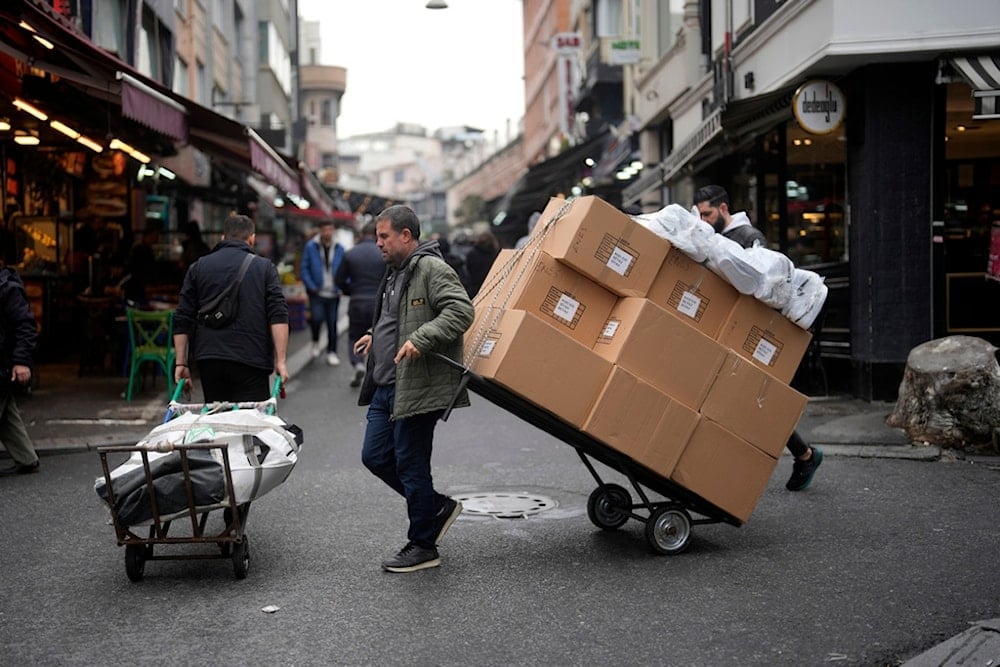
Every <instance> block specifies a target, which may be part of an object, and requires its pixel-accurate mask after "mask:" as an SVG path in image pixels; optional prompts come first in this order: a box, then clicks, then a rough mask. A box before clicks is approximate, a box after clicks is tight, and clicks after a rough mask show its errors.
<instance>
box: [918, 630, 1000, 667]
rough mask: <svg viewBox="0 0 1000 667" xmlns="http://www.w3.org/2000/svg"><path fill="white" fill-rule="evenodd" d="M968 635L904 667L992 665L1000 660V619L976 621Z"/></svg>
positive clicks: (924, 654)
mask: <svg viewBox="0 0 1000 667" xmlns="http://www.w3.org/2000/svg"><path fill="white" fill-rule="evenodd" d="M971 625H972V627H970V628H969V629H968V630H966V631H965V632H963V633H961V634H958V635H955V636H954V637H952V638H951V639H946V640H945V641H943V642H941V643H940V644H938V645H937V646H935V647H934V648H932V649H930V650H929V651H926V652H924V653H921V654H920V655H918V656H917V657H915V658H912V659H910V660H907V661H906V662H904V663H903V665H902V667H959V666H960V665H991V664H995V660H996V657H997V656H1000V618H994V619H990V620H988V621H975V622H973V623H971Z"/></svg>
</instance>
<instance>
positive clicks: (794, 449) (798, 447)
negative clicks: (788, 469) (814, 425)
mask: <svg viewBox="0 0 1000 667" xmlns="http://www.w3.org/2000/svg"><path fill="white" fill-rule="evenodd" d="M785 447H787V448H788V451H790V452H791V453H792V456H794V457H795V458H799V457H800V456H802V455H803V454H805V453H806V452H807V451H809V445H807V444H806V441H805V440H803V439H802V437H801V436H800V435H799V432H798V431H792V435H791V437H790V438H788V442H787V443H786V444H785Z"/></svg>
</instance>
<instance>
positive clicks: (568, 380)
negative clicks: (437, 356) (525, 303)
mask: <svg viewBox="0 0 1000 667" xmlns="http://www.w3.org/2000/svg"><path fill="white" fill-rule="evenodd" d="M467 356H471V358H472V365H471V370H472V371H473V372H474V373H477V374H479V375H481V376H482V377H484V378H487V379H489V380H492V381H494V382H496V383H497V384H500V385H502V386H504V387H506V388H507V389H509V390H511V391H512V392H514V393H515V394H518V395H519V396H521V397H523V398H525V399H527V400H529V401H531V402H532V403H534V404H535V405H538V406H540V407H542V408H545V409H546V410H548V411H549V412H551V413H553V414H554V415H556V416H557V417H560V418H561V419H563V420H564V421H566V422H568V423H570V424H572V425H573V426H575V427H576V428H580V427H581V426H583V422H584V420H586V418H587V416H588V415H589V414H590V409H591V406H592V405H593V403H594V399H595V398H596V397H597V393H598V392H599V391H600V390H601V388H602V387H603V386H604V382H605V381H606V380H607V378H608V375H609V374H610V373H611V364H610V363H609V362H607V361H605V360H604V359H601V358H600V357H599V356H597V355H596V354H594V353H593V352H592V351H591V350H590V349H588V348H586V347H584V346H583V345H581V344H580V343H578V342H576V341H575V340H573V339H572V338H568V337H566V336H563V335H562V334H560V333H559V332H558V331H556V330H555V328H553V327H551V326H549V325H547V324H545V323H544V322H542V321H541V319H539V318H538V317H536V316H534V315H533V314H531V313H529V312H527V311H523V310H505V311H503V313H502V314H501V316H500V319H499V321H498V323H497V325H496V326H495V327H493V328H492V329H490V331H489V332H488V333H487V334H486V336H485V338H484V340H483V341H482V343H481V344H480V345H479V346H478V349H476V350H475V353H474V354H471V355H467Z"/></svg>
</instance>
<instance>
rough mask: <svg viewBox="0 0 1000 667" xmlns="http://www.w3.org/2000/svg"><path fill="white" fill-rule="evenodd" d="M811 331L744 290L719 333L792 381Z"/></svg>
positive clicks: (745, 354)
mask: <svg viewBox="0 0 1000 667" xmlns="http://www.w3.org/2000/svg"><path fill="white" fill-rule="evenodd" d="M810 340H812V334H811V333H809V332H808V331H806V330H805V329H802V328H800V327H798V326H796V325H795V324H793V323H792V322H791V320H789V319H788V318H786V317H785V316H784V315H782V314H781V312H779V311H777V310H775V309H774V308H771V307H770V306H768V305H767V304H765V303H761V302H760V301H757V299H755V298H753V297H752V296H749V295H747V294H741V295H740V298H739V299H737V301H736V305H735V306H733V309H732V310H731V311H730V313H729V317H728V318H727V319H726V323H725V324H724V325H723V327H722V331H721V332H720V333H719V342H720V343H722V344H723V345H725V346H726V347H728V348H731V349H733V350H735V351H736V352H738V353H739V354H740V355H742V356H743V357H744V358H746V359H749V360H750V361H752V362H754V363H755V364H757V366H759V367H760V368H763V369H764V370H765V371H767V372H768V373H770V374H771V375H773V376H774V377H776V378H778V379H779V380H781V381H782V382H784V383H785V384H788V383H789V382H791V380H792V378H793V377H794V376H795V371H796V370H797V369H798V367H799V362H800V361H801V360H802V355H803V354H805V351H806V349H807V348H808V347H809V341H810Z"/></svg>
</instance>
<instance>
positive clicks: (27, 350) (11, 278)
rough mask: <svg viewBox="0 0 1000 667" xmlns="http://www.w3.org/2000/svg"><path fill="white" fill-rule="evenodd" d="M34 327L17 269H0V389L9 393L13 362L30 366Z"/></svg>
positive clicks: (32, 353)
mask: <svg viewBox="0 0 1000 667" xmlns="http://www.w3.org/2000/svg"><path fill="white" fill-rule="evenodd" d="M37 338H38V328H37V326H36V324H35V316H34V314H33V313H32V312H31V306H30V305H29V304H28V297H27V295H26V294H25V292H24V283H22V282H21V277H20V276H19V275H17V271H15V270H14V269H11V268H3V269H0V393H5V394H6V393H9V392H10V391H11V389H12V388H13V383H12V382H11V381H10V375H11V370H12V369H13V368H14V366H27V367H28V368H31V365H32V362H33V361H34V355H35V341H36V339H37Z"/></svg>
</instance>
